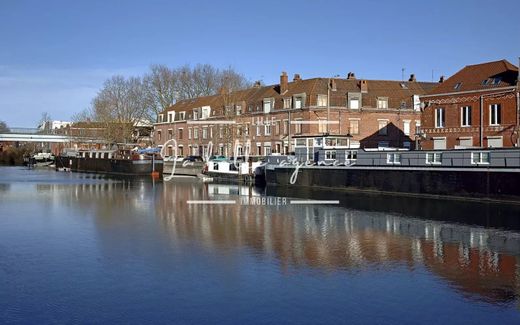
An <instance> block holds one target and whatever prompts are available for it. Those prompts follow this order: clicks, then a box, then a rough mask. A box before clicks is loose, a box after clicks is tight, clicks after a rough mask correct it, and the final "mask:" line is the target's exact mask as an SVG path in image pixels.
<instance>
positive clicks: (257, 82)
mask: <svg viewBox="0 0 520 325" xmlns="http://www.w3.org/2000/svg"><path fill="white" fill-rule="evenodd" d="M260 87H262V82H261V81H260V80H257V81H255V84H254V85H253V88H260Z"/></svg>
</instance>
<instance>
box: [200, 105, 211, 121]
mask: <svg viewBox="0 0 520 325" xmlns="http://www.w3.org/2000/svg"><path fill="white" fill-rule="evenodd" d="M210 114H211V107H209V106H204V107H202V108H201V117H200V118H201V119H207V118H209V116H210Z"/></svg>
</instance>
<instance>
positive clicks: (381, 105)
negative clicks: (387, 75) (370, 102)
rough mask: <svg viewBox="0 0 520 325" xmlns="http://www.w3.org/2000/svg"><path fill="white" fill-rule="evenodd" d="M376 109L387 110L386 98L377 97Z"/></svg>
mask: <svg viewBox="0 0 520 325" xmlns="http://www.w3.org/2000/svg"><path fill="white" fill-rule="evenodd" d="M376 105H377V106H376V107H377V108H379V109H387V108H388V97H377V104H376Z"/></svg>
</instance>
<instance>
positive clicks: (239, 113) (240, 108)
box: [235, 105, 242, 116]
mask: <svg viewBox="0 0 520 325" xmlns="http://www.w3.org/2000/svg"><path fill="white" fill-rule="evenodd" d="M235 111H236V113H237V116H238V115H241V114H242V106H241V105H236V106H235Z"/></svg>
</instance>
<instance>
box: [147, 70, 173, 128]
mask: <svg viewBox="0 0 520 325" xmlns="http://www.w3.org/2000/svg"><path fill="white" fill-rule="evenodd" d="M178 84H179V78H178V73H176V71H174V70H172V69H170V68H168V67H167V66H165V65H152V66H151V67H150V72H149V73H148V74H146V75H145V76H144V78H143V87H144V94H145V105H146V106H147V111H146V118H147V119H148V120H149V121H155V120H156V118H157V115H158V114H159V113H160V112H162V111H164V110H165V109H167V108H168V107H170V106H172V105H173V104H175V101H176V100H177V98H178V89H177V88H178Z"/></svg>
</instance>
